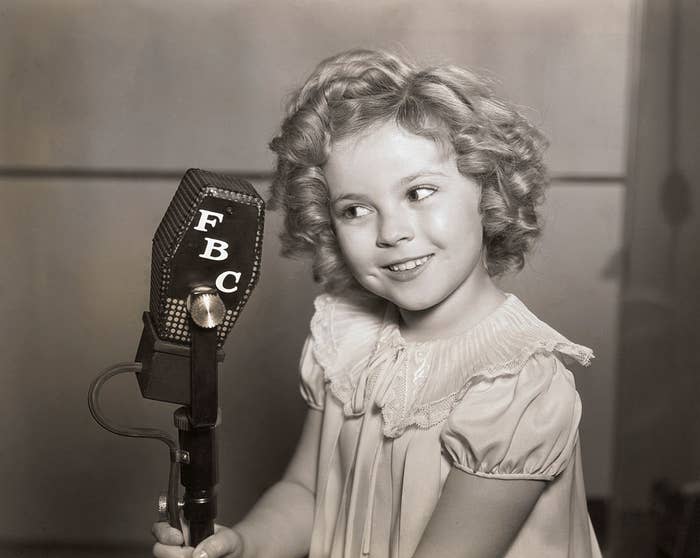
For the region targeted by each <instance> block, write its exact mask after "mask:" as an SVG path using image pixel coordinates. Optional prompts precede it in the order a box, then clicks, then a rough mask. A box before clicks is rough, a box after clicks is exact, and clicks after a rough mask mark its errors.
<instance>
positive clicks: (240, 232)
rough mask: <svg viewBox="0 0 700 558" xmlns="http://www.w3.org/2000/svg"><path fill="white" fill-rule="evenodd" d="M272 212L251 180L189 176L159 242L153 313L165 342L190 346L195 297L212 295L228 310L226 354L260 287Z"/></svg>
mask: <svg viewBox="0 0 700 558" xmlns="http://www.w3.org/2000/svg"><path fill="white" fill-rule="evenodd" d="M264 212H265V203H264V202H263V200H262V198H261V197H260V196H259V195H258V193H257V192H256V191H255V189H254V188H253V186H252V185H251V184H249V183H248V182H246V181H245V180H242V179H240V178H236V177H232V176H226V175H221V174H216V173H212V172H207V171H203V170H198V169H189V170H188V171H187V172H186V173H185V175H184V177H183V178H182V181H181V182H180V185H179V187H178V189H177V191H176V192H175V196H174V197H173V199H172V201H171V202H170V205H169V206H168V209H167V211H166V213H165V215H164V216H163V220H162V221H161V223H160V225H159V226H158V229H157V230H156V233H155V236H154V237H153V255H152V260H151V296H150V305H149V306H150V314H151V321H152V323H153V327H154V329H155V333H156V334H157V336H158V338H159V339H160V340H162V341H167V342H169V343H174V344H178V345H190V343H191V335H190V321H189V319H188V297H189V296H190V294H191V293H192V292H193V291H194V290H195V289H200V290H201V289H202V288H207V287H208V288H209V289H216V294H218V295H219V297H220V298H221V301H222V302H223V308H221V307H219V308H218V311H217V312H218V313H219V314H223V315H222V317H221V319H220V320H217V321H220V323H218V325H216V331H217V346H218V347H219V348H221V347H222V346H223V344H224V341H225V340H226V337H227V335H228V334H229V333H230V331H231V329H232V328H233V325H234V324H235V323H236V320H237V319H238V316H239V315H240V313H241V310H242V309H243V307H244V306H245V303H246V302H247V301H248V297H249V296H250V293H251V292H252V290H253V288H254V287H255V284H256V283H257V280H258V276H259V271H260V260H261V257H262V240H263V226H264ZM214 296H215V295H214ZM212 324H213V322H212Z"/></svg>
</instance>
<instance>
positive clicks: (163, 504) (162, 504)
mask: <svg viewBox="0 0 700 558" xmlns="http://www.w3.org/2000/svg"><path fill="white" fill-rule="evenodd" d="M177 507H178V509H182V508H184V507H185V502H184V501H183V500H178V502H177ZM158 516H159V517H160V519H162V520H163V521H167V520H168V495H167V494H165V493H162V494H160V496H158Z"/></svg>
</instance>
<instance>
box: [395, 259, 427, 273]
mask: <svg viewBox="0 0 700 558" xmlns="http://www.w3.org/2000/svg"><path fill="white" fill-rule="evenodd" d="M429 258H430V256H423V257H422V258H418V259H416V260H410V261H408V262H403V263H400V264H394V265H390V266H389V269H390V270H391V271H407V270H409V269H413V268H415V267H419V266H421V265H423V264H424V263H425V262H427V261H428V259H429Z"/></svg>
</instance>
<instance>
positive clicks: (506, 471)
mask: <svg viewBox="0 0 700 558" xmlns="http://www.w3.org/2000/svg"><path fill="white" fill-rule="evenodd" d="M580 418H581V401H580V399H579V396H578V393H577V392H576V387H575V385H574V379H573V376H572V374H571V372H569V371H568V370H567V369H566V368H565V367H564V365H563V364H562V363H561V362H560V361H559V359H558V358H556V357H555V356H554V355H552V354H535V355H533V356H532V357H531V358H530V359H529V360H528V361H527V362H526V364H525V365H524V367H523V368H522V369H521V370H520V372H519V373H517V374H511V375H502V376H497V377H494V378H489V379H483V380H480V381H478V382H475V383H474V384H473V385H471V386H470V387H469V388H468V389H467V391H466V393H465V395H464V397H463V399H462V400H461V401H460V402H459V403H458V404H457V405H456V406H455V407H454V409H453V410H452V413H451V414H450V416H449V417H448V419H447V421H446V423H445V426H444V427H443V430H442V432H441V436H440V438H441V442H442V446H443V449H444V451H445V453H446V455H447V457H448V459H449V460H450V461H451V462H452V465H453V466H454V467H457V468H458V469H461V470H463V471H465V472H467V473H471V474H475V475H479V476H484V477H493V478H502V479H508V478H524V479H540V480H551V479H553V478H554V477H556V476H557V475H558V474H559V473H561V472H562V471H563V470H564V469H565V468H566V466H567V464H568V463H569V460H570V459H571V457H572V455H573V453H574V449H575V446H576V442H577V440H578V424H579V420H580Z"/></svg>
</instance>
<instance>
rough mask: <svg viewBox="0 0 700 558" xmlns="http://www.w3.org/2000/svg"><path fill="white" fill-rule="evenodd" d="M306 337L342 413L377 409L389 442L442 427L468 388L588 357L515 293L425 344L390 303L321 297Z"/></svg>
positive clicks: (586, 360) (589, 356)
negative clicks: (552, 358)
mask: <svg viewBox="0 0 700 558" xmlns="http://www.w3.org/2000/svg"><path fill="white" fill-rule="evenodd" d="M311 333H312V336H313V338H314V354H315V356H316V360H317V362H318V363H319V364H320V365H321V366H322V368H323V370H324V375H325V380H326V384H327V386H328V387H329V388H330V390H331V392H332V393H333V395H334V396H335V397H336V398H337V399H338V400H339V401H340V402H341V403H342V404H343V410H344V412H345V414H346V415H347V416H357V415H361V414H363V413H364V412H366V410H367V409H368V408H370V406H371V405H377V406H378V407H379V408H380V409H381V412H382V415H383V420H384V434H385V435H386V436H390V437H396V436H399V435H401V434H402V433H403V432H404V430H405V429H406V428H408V427H411V426H416V427H418V428H431V427H432V426H434V425H436V424H438V423H440V422H442V421H443V420H445V419H446V418H447V416H448V415H449V413H450V411H451V410H452V408H453V407H454V406H455V405H456V403H457V402H459V400H460V399H461V398H462V397H463V396H464V394H465V393H466V391H467V390H468V389H469V387H470V386H472V385H474V384H475V383H477V382H482V381H491V380H493V379H494V378H496V377H500V376H503V375H512V374H517V373H519V372H520V370H521V369H522V368H523V366H524V365H525V363H526V362H527V361H528V360H529V359H530V358H531V357H532V356H533V355H535V354H538V353H549V354H556V355H558V356H563V357H568V358H571V359H573V360H574V361H576V362H578V363H580V364H582V365H584V366H587V365H588V364H589V363H590V360H591V359H592V358H593V352H592V351H591V349H589V348H587V347H584V346H582V345H578V344H576V343H573V342H571V341H569V340H568V339H567V338H566V337H564V336H563V335H561V334H560V333H559V332H557V331H556V330H554V329H553V328H552V327H550V326H549V325H547V324H546V323H544V322H543V321H541V320H540V319H538V318H537V317H536V316H535V315H534V314H533V313H532V312H531V311H530V310H529V309H528V308H527V307H526V306H525V304H523V303H522V302H521V301H520V299H518V297H517V296H515V295H513V294H507V295H506V299H505V300H504V301H503V303H501V305H500V306H499V307H498V308H496V309H495V310H494V311H493V312H491V313H490V314H489V315H488V316H486V317H485V318H484V319H483V320H481V321H480V322H479V323H478V324H476V325H475V326H473V327H472V328H470V329H469V330H467V331H466V332H463V333H460V334H457V335H454V336H450V337H447V338H441V339H432V340H428V341H406V340H405V339H404V338H403V336H402V335H401V332H400V329H399V321H398V312H397V310H396V308H395V307H394V306H393V305H391V304H388V303H386V302H384V301H367V300H353V299H351V298H346V297H339V296H332V295H321V296H320V297H318V298H317V299H316V314H315V315H314V318H313V319H312V323H311Z"/></svg>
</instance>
